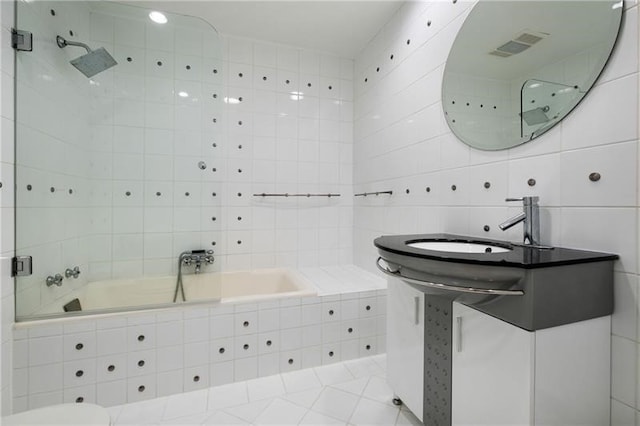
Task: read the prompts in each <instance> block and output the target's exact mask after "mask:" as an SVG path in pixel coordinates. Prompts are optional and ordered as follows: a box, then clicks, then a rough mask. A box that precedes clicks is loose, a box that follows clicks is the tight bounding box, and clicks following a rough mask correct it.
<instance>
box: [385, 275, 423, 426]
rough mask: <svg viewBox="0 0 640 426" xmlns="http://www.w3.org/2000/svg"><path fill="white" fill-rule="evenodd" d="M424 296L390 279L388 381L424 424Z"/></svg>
mask: <svg viewBox="0 0 640 426" xmlns="http://www.w3.org/2000/svg"><path fill="white" fill-rule="evenodd" d="M423 373H424V293H422V292H421V291H418V290H415V289H414V288H413V287H410V286H408V285H407V284H404V283H403V282H402V281H400V280H396V279H393V278H391V279H389V280H388V287H387V380H388V382H389V385H390V386H391V388H392V389H393V391H394V393H395V395H396V396H397V397H398V398H400V399H401V400H402V402H403V403H404V405H405V406H407V408H409V409H410V410H411V411H412V412H413V413H414V414H415V415H416V417H418V418H419V419H420V421H422V404H423V396H424V394H423Z"/></svg>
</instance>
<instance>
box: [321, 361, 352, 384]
mask: <svg viewBox="0 0 640 426" xmlns="http://www.w3.org/2000/svg"><path fill="white" fill-rule="evenodd" d="M314 371H315V372H316V374H317V375H318V378H319V379H320V382H321V383H322V384H323V385H324V386H328V385H335V384H336V383H344V382H348V381H351V380H353V379H354V378H355V377H353V374H351V372H350V371H349V370H348V369H347V367H345V366H344V364H330V365H323V366H322V367H316V368H314Z"/></svg>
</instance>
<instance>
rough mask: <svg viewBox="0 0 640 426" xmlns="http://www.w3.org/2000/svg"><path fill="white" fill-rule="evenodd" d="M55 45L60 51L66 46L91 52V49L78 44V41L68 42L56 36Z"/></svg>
mask: <svg viewBox="0 0 640 426" xmlns="http://www.w3.org/2000/svg"><path fill="white" fill-rule="evenodd" d="M56 43H57V44H58V47H59V48H60V49H62V48H64V47H67V46H77V47H84V48H85V49H87V53H91V52H93V50H91V48H90V47H89V46H88V45H86V44H84V43H80V42H79V41H68V40H66V39H65V38H64V37H61V36H56Z"/></svg>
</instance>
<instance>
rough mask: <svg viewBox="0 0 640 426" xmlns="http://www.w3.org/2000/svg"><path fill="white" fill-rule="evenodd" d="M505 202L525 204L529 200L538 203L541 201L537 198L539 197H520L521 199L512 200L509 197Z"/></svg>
mask: <svg viewBox="0 0 640 426" xmlns="http://www.w3.org/2000/svg"><path fill="white" fill-rule="evenodd" d="M504 200H505V201H507V202H509V201H524V202H526V201H527V200H528V201H529V202H533V203H537V202H538V200H540V197H537V196H531V197H519V198H511V197H509V198H505V199H504Z"/></svg>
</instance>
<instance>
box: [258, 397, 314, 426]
mask: <svg viewBox="0 0 640 426" xmlns="http://www.w3.org/2000/svg"><path fill="white" fill-rule="evenodd" d="M305 414H307V409H306V408H302V407H300V406H298V405H295V404H292V403H291V402H289V401H285V400H283V399H280V398H276V399H274V400H273V402H272V403H271V404H270V405H269V406H268V407H267V408H266V409H265V410H264V411H263V412H262V414H260V415H259V416H258V418H257V419H256V420H255V422H254V424H256V425H297V424H298V423H299V422H300V421H301V420H302V418H303V417H304V416H305Z"/></svg>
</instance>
